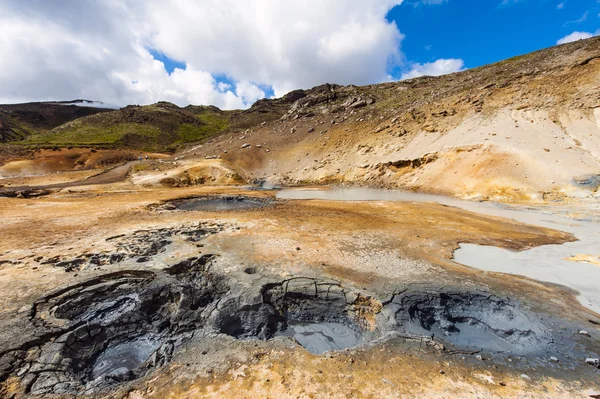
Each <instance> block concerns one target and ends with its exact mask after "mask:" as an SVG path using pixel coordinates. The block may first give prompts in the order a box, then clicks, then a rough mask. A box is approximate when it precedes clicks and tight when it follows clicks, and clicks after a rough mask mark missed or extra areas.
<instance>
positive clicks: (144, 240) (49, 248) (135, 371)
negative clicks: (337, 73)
mask: <svg viewBox="0 0 600 399" xmlns="http://www.w3.org/2000/svg"><path fill="white" fill-rule="evenodd" d="M98 193H101V195H100V196H98V195H96V192H94V191H91V192H89V191H87V192H82V193H81V194H80V195H73V194H72V193H68V192H64V193H58V194H53V195H50V196H47V197H44V198H40V199H37V200H34V201H35V202H33V203H31V202H28V201H31V200H22V199H4V200H3V202H2V203H0V215H1V216H2V217H3V220H5V221H6V223H5V224H3V225H2V226H0V230H1V233H2V236H3V237H7V239H6V240H3V241H2V243H0V259H1V260H2V262H3V263H2V265H1V266H0V288H1V289H0V292H1V294H0V303H1V304H2V306H3V307H2V309H3V311H2V312H0V338H1V339H0V375H1V376H2V377H1V379H2V380H3V383H2V391H0V392H2V395H3V396H6V397H15V398H21V397H30V396H39V397H73V396H78V397H81V396H84V397H85V396H90V397H119V398H121V397H129V398H139V397H144V398H145V397H156V398H162V397H189V398H199V397H224V396H227V397H230V396H232V395H233V396H235V397H248V398H250V397H257V396H259V397H261V396H265V397H266V396H276V397H290V398H291V397H310V396H313V397H322V396H328V397H329V396H330V394H331V393H332V392H337V393H339V397H345V396H357V397H381V396H387V397H400V396H402V395H404V394H410V395H415V393H417V395H418V396H420V397H427V395H430V396H431V395H433V393H434V392H436V393H438V394H439V395H438V397H440V396H441V397H444V396H443V395H445V394H447V393H450V392H452V393H453V394H454V395H455V396H467V397H468V396H489V395H500V396H504V397H510V396H513V397H522V395H521V394H522V393H523V392H528V393H532V395H533V393H536V395H537V396H536V397H556V396H560V395H563V396H569V397H570V396H575V397H576V396H577V395H579V394H580V393H581V392H584V391H585V390H586V389H588V388H590V387H591V388H593V387H595V386H596V385H595V384H596V382H595V381H596V380H597V375H598V370H597V369H595V368H594V367H592V366H589V365H587V364H585V362H584V361H582V360H581V358H585V357H586V356H588V355H590V354H594V353H599V352H600V348H599V347H598V343H599V338H600V335H599V333H598V329H597V325H595V324H592V323H591V322H590V320H591V321H594V322H595V321H597V320H598V316H597V315H595V314H593V313H591V312H590V311H588V310H586V309H584V308H582V307H581V306H580V305H579V304H578V303H577V301H576V300H575V299H574V297H573V296H572V294H571V293H570V292H568V291H566V290H564V289H562V288H561V287H558V286H550V285H544V284H541V283H538V282H535V281H532V280H527V279H524V278H518V277H514V276H513V277H511V276H505V275H497V274H494V273H487V274H481V273H478V272H477V271H475V270H474V269H470V268H466V267H463V266H460V265H458V264H455V263H453V262H452V261H451V260H450V259H451V257H452V251H453V249H454V248H456V247H457V246H458V243H459V242H464V241H465V240H468V241H470V242H473V243H479V244H485V245H496V246H501V247H505V248H510V249H515V250H521V249H524V248H530V247H532V246H537V245H542V244H549V243H560V242H564V241H570V240H572V239H573V237H572V236H570V235H569V234H566V233H562V232H559V231H556V230H550V229H543V228H538V227H533V226H527V225H523V224H519V223H516V222H513V221H509V220H504V219H501V218H496V217H486V216H483V215H477V214H474V213H471V212H467V211H463V210H460V209H457V208H453V207H448V206H442V205H436V204H428V203H408V202H381V201H378V202H353V203H339V202H337V203H336V202H328V201H289V200H279V201H277V206H272V207H262V208H256V209H248V210H244V211H243V212H218V211H192V212H172V211H159V212H157V209H156V207H155V205H156V204H165V203H166V204H168V203H170V202H171V201H173V200H175V201H177V200H178V199H181V198H190V197H208V198H213V197H215V196H216V197H222V196H225V197H229V196H233V197H236V198H238V197H240V198H251V197H252V198H257V199H256V201H259V202H261V201H271V198H272V196H273V193H271V192H268V191H244V190H241V189H235V188H210V189H208V188H205V189H197V188H183V189H176V190H169V191H168V192H163V191H161V190H148V191H144V192H127V191H125V192H124V191H122V190H120V189H119V190H115V191H111V190H110V189H108V190H107V188H106V187H104V188H102V191H98ZM39 226H43V228H39ZM16 232H20V233H19V235H18V236H17V235H16ZM298 326H300V327H298ZM303 326H307V327H303ZM296 328H300V330H298V331H300V333H298V331H296V330H295V329H296ZM582 329H583V330H587V331H588V332H589V333H590V336H584V335H580V334H577V332H578V331H579V330H582ZM14 331H21V332H22V333H21V334H19V335H15V334H14ZM336 331H337V333H336ZM331 334H334V335H333V336H331ZM335 334H341V335H339V336H337V335H335ZM344 334H346V335H344ZM348 334H350V335H348ZM344 336H345V337H354V338H349V340H348V339H347V338H343V337H344ZM307 337H308V340H307V339H306V338H307ZM328 337H329V338H328ZM347 342H349V343H347ZM302 345H305V347H304V348H303V347H302ZM323 345H325V346H323ZM343 347H347V349H343V350H341V351H340V350H334V351H327V350H328V348H329V349H331V348H334V349H335V348H338V349H341V348H343ZM323 350H325V352H324V353H323ZM310 351H314V352H315V353H319V354H312V353H310ZM551 358H557V359H558V362H554V361H551V360H550V359H551ZM299 365H301V366H299ZM441 371H443V374H442V373H441ZM523 375H525V377H523ZM333 387H335V389H336V390H335V391H334V390H333ZM591 388H590V389H591ZM418 393H422V395H419V394H418ZM448 397H450V396H448Z"/></svg>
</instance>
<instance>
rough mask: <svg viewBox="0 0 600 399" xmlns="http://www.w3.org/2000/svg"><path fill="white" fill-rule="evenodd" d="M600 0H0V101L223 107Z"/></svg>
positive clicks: (430, 66) (477, 61)
mask: <svg viewBox="0 0 600 399" xmlns="http://www.w3.org/2000/svg"><path fill="white" fill-rule="evenodd" d="M599 15H600V0H404V1H402V0H243V1H240V0H144V1H139V0H121V1H118V2H116V1H114V0H94V1H72V0H52V1H45V0H28V1H23V0H0V37H2V40H0V54H3V55H4V54H7V55H8V56H6V57H0V103H15V102H27V101H45V100H71V99H75V98H86V99H90V100H97V101H102V102H104V103H106V104H111V105H115V106H125V105H127V104H151V103H154V102H157V101H171V102H173V103H175V104H178V105H181V106H185V105H187V104H205V105H208V104H212V105H216V106H218V107H220V108H224V109H240V108H247V107H249V106H251V105H252V104H253V103H254V102H255V101H256V100H258V99H260V98H263V97H272V96H278V97H279V96H282V95H284V94H285V93H287V92H289V91H290V90H294V89H308V88H311V87H313V86H316V85H320V84H323V83H337V84H344V85H348V84H354V85H364V84H372V83H380V82H385V81H390V80H398V79H407V78H412V77H417V76H422V75H441V74H445V73H452V72H456V71H460V70H463V69H465V68H474V67H478V66H481V65H484V64H488V63H492V62H495V61H499V60H502V59H506V58H509V57H513V56H516V55H520V54H524V53H528V52H531V51H534V50H538V49H541V48H545V47H549V46H553V45H555V44H556V43H557V42H558V41H561V42H566V41H573V40H577V39H580V38H586V37H591V36H592V35H598V34H600V29H599V28H600V23H599V22H600V17H599Z"/></svg>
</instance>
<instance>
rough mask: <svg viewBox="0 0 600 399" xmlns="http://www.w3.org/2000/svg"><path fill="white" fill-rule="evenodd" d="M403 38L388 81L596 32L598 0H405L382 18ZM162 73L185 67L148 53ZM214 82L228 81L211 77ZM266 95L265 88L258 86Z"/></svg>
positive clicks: (230, 81)
mask: <svg viewBox="0 0 600 399" xmlns="http://www.w3.org/2000/svg"><path fill="white" fill-rule="evenodd" d="M386 19H387V21H389V22H394V23H395V24H396V25H397V26H398V28H399V30H400V32H401V33H402V34H403V35H404V39H403V40H402V42H401V46H400V50H401V52H402V60H401V63H400V64H398V63H395V64H393V65H390V66H389V67H388V70H387V72H388V74H389V75H390V77H391V78H392V79H400V78H402V75H403V73H407V72H409V71H410V70H411V68H412V67H413V66H414V65H415V64H427V63H432V62H435V61H436V60H439V59H459V60H462V61H463V62H464V68H475V67H478V66H482V65H486V64H490V63H493V62H497V61H501V60H503V59H507V58H510V57H514V56H516V55H521V54H526V53H529V52H532V51H536V50H539V49H542V48H546V47H550V46H554V45H556V43H557V41H558V40H559V39H561V38H563V37H565V36H567V35H569V34H572V33H573V32H596V31H597V30H598V28H599V27H600V0H407V1H405V2H404V3H403V4H401V5H399V6H396V7H394V8H393V9H392V10H390V11H389V12H388V14H387V15H386ZM150 51H151V54H152V55H153V57H154V58H155V59H157V60H159V61H161V62H163V63H164V65H165V69H166V70H167V71H168V73H169V74H170V73H172V72H173V71H174V69H175V68H180V69H185V63H183V62H180V61H176V60H173V59H171V58H169V57H167V56H166V55H164V54H163V53H161V52H158V51H155V50H152V49H150ZM215 79H216V80H217V82H219V83H225V84H227V85H230V86H234V85H235V83H234V79H232V78H230V77H228V76H227V75H225V74H221V75H216V76H215ZM258 86H259V87H260V89H261V90H263V91H264V92H265V95H266V96H267V97H271V96H273V95H274V93H273V89H272V87H270V86H269V85H268V84H259V85H258Z"/></svg>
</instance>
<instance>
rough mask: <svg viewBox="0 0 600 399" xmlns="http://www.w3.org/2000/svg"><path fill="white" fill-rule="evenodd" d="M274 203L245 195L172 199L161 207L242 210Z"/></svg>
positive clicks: (195, 209) (189, 209)
mask: <svg viewBox="0 0 600 399" xmlns="http://www.w3.org/2000/svg"><path fill="white" fill-rule="evenodd" d="M273 203H274V202H273V201H272V200H269V199H264V198H252V197H244V196H220V197H198V198H186V199H181V200H175V201H170V202H168V203H166V204H164V205H163V206H162V207H161V208H160V209H163V210H180V211H241V210H246V209H257V208H263V207H266V206H270V205H272V204H273Z"/></svg>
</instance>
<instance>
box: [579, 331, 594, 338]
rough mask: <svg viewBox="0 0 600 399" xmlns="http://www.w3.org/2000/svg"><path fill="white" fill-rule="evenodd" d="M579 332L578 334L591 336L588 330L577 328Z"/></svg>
mask: <svg viewBox="0 0 600 399" xmlns="http://www.w3.org/2000/svg"><path fill="white" fill-rule="evenodd" d="M579 334H580V335H585V336H588V337H591V335H590V333H589V332H587V331H586V330H579Z"/></svg>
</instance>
